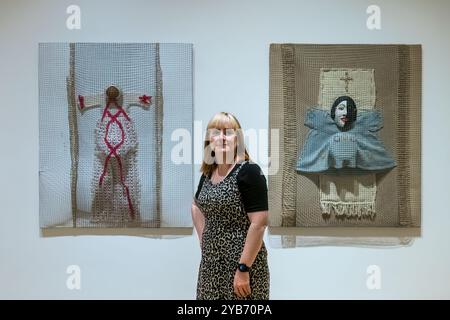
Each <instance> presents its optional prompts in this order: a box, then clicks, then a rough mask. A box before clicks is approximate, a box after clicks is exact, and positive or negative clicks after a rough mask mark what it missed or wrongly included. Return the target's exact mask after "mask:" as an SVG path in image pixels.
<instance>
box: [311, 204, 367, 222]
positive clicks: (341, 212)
mask: <svg viewBox="0 0 450 320" xmlns="http://www.w3.org/2000/svg"><path fill="white" fill-rule="evenodd" d="M320 206H321V207H322V213H324V214H332V213H333V212H334V213H335V214H336V215H337V216H346V217H356V216H357V217H358V218H361V217H370V218H372V219H373V217H374V216H375V203H374V202H332V201H321V202H320Z"/></svg>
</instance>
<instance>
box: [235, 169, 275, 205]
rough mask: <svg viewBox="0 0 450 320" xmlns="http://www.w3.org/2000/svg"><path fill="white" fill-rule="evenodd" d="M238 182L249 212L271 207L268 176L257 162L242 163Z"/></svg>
mask: <svg viewBox="0 0 450 320" xmlns="http://www.w3.org/2000/svg"><path fill="white" fill-rule="evenodd" d="M237 182H238V187H239V192H240V193H241V196H242V202H243V203H244V208H245V211H246V212H247V213H249V212H255V211H266V210H268V209H269V204H268V200H267V182H266V177H265V176H264V174H263V172H262V170H261V168H260V167H259V166H258V165H257V164H256V163H251V162H247V163H245V164H244V165H242V168H241V169H240V170H239V173H238V175H237Z"/></svg>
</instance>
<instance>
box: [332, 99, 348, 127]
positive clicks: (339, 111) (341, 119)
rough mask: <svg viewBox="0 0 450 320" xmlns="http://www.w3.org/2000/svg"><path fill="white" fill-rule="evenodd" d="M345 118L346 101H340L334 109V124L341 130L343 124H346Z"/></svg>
mask: <svg viewBox="0 0 450 320" xmlns="http://www.w3.org/2000/svg"><path fill="white" fill-rule="evenodd" d="M348 120H349V119H348V118H347V101H345V100H344V101H342V102H341V103H339V104H338V105H337V107H336V111H335V113H334V122H335V123H336V125H337V126H338V127H340V128H343V127H344V126H345V124H346V123H347V122H348Z"/></svg>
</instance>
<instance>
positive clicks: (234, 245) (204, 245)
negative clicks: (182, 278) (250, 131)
mask: <svg viewBox="0 0 450 320" xmlns="http://www.w3.org/2000/svg"><path fill="white" fill-rule="evenodd" d="M201 172H202V173H203V174H202V176H201V178H200V182H199V185H198V189H197V192H196V194H195V198H194V202H193V204H192V219H193V222H194V226H195V229H196V231H197V235H198V237H199V241H200V247H201V251H202V259H201V263H200V268H199V274H198V283H197V299H227V300H228V299H229V300H231V299H269V268H268V264H267V251H266V247H265V245H264V242H263V235H264V231H265V229H266V226H267V220H268V203H267V185H266V179H265V177H264V175H263V174H262V172H261V169H260V167H259V166H258V165H257V164H256V163H251V162H250V159H249V156H248V153H247V150H246V149H245V146H244V139H243V134H242V129H241V126H240V124H239V122H238V121H237V119H236V118H235V117H234V116H233V115H232V114H230V113H226V112H221V113H218V114H216V115H215V116H214V117H213V118H212V119H211V120H210V121H209V123H208V127H207V132H206V136H205V156H204V159H203V163H202V167H201Z"/></svg>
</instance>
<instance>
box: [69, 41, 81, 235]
mask: <svg viewBox="0 0 450 320" xmlns="http://www.w3.org/2000/svg"><path fill="white" fill-rule="evenodd" d="M69 46H70V60H69V77H68V78H67V100H68V107H69V112H68V116H69V131H70V157H71V161H72V165H71V171H70V175H71V183H70V190H71V196H72V226H73V227H74V228H76V227H77V180H78V156H79V153H78V152H79V151H78V150H79V149H78V123H77V104H76V98H75V44H74V43H70V44H69Z"/></svg>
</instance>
